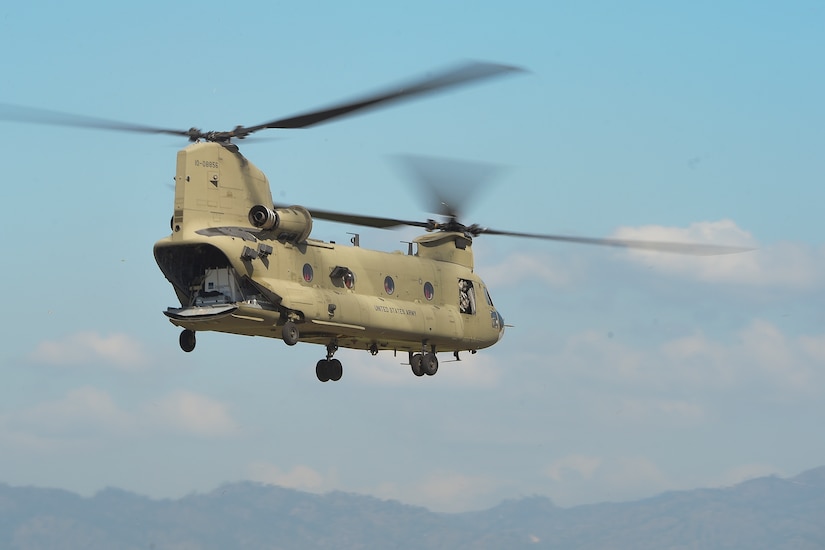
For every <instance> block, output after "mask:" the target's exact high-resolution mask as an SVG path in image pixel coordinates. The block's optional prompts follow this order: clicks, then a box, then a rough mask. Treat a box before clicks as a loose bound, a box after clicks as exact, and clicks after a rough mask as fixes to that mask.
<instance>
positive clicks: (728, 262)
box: [612, 220, 825, 289]
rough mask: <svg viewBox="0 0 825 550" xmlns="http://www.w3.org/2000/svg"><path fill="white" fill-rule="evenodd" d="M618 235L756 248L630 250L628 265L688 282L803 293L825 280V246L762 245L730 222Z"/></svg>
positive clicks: (618, 234) (628, 229) (624, 230)
mask: <svg viewBox="0 0 825 550" xmlns="http://www.w3.org/2000/svg"><path fill="white" fill-rule="evenodd" d="M612 237H614V238H617V239H633V240H650V241H671V242H694V243H702V244H719V245H731V246H743V247H752V248H755V250H752V251H750V252H742V253H738V254H729V255H721V256H685V255H679V254H669V253H661V252H650V251H645V250H628V251H627V254H626V256H625V257H626V258H627V259H628V261H631V262H635V263H641V264H643V265H644V266H646V267H652V268H654V269H657V270H660V271H663V272H667V273H671V274H673V275H676V276H679V277H683V278H686V279H692V280H698V281H703V282H711V283H731V284H747V285H754V286H783V287H791V288H797V289H807V288H811V287H815V286H818V285H821V284H822V281H823V280H825V277H824V276H825V247H819V248H814V247H811V246H808V245H804V244H800V243H792V242H778V243H774V244H768V245H760V244H759V243H758V242H757V241H756V239H754V237H753V236H752V235H751V234H750V233H748V232H747V231H745V230H743V229H741V228H739V227H738V226H737V225H736V224H735V223H734V222H733V221H730V220H721V221H715V222H696V223H693V224H691V225H690V226H688V227H664V226H657V225H648V226H641V227H620V228H619V229H617V230H616V231H615V232H614V233H613V235H612Z"/></svg>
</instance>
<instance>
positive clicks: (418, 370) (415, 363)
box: [410, 353, 424, 376]
mask: <svg viewBox="0 0 825 550" xmlns="http://www.w3.org/2000/svg"><path fill="white" fill-rule="evenodd" d="M410 367H411V368H412V371H413V374H414V375H416V376H424V357H423V356H422V355H421V354H420V353H416V354H415V355H412V356H410Z"/></svg>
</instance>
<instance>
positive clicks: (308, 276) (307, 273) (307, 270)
mask: <svg viewBox="0 0 825 550" xmlns="http://www.w3.org/2000/svg"><path fill="white" fill-rule="evenodd" d="M304 280H305V281H306V282H310V281H311V280H312V266H311V265H309V264H304Z"/></svg>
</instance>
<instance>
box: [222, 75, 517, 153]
mask: <svg viewBox="0 0 825 550" xmlns="http://www.w3.org/2000/svg"><path fill="white" fill-rule="evenodd" d="M520 71H523V69H520V68H518V67H511V66H508V65H497V64H494V63H482V62H468V63H464V64H462V65H459V66H457V67H454V68H452V69H449V70H446V71H444V72H441V73H439V74H436V75H434V76H428V77H423V78H420V79H418V80H413V81H411V82H407V83H406V84H401V85H398V86H394V87H392V88H389V89H387V90H384V91H381V92H377V93H375V94H370V95H367V96H365V97H362V98H359V99H355V100H352V101H348V102H346V103H342V104H340V105H333V106H330V107H327V108H324V109H319V110H317V111H310V112H308V113H302V114H299V115H295V116H291V117H288V118H280V119H276V120H272V121H269V122H264V123H263V124H258V125H256V126H248V127H243V128H236V129H235V130H234V131H233V133H234V136H236V137H243V136H245V135H249V134H251V133H252V132H257V131H258V130H262V129H264V128H308V127H310V126H314V125H316V124H320V123H322V122H326V121H328V120H332V119H334V118H338V117H342V116H345V115H349V114H352V113H355V112H357V111H362V110H365V109H370V108H375V107H379V106H384V105H387V104H389V103H393V102H396V101H400V100H403V99H411V98H413V97H415V96H420V95H425V94H428V93H431V92H435V91H438V90H444V89H447V88H451V87H454V86H458V85H461V84H467V83H470V82H474V81H479V80H483V79H487V78H491V77H494V76H501V75H505V74H508V73H515V72H520Z"/></svg>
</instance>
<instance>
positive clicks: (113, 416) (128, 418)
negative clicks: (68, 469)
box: [0, 387, 237, 451]
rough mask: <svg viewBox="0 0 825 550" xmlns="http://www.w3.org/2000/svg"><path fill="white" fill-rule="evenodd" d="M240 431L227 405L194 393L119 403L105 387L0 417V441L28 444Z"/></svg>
mask: <svg viewBox="0 0 825 550" xmlns="http://www.w3.org/2000/svg"><path fill="white" fill-rule="evenodd" d="M236 431H237V425H236V423H235V421H234V420H233V419H232V418H231V416H230V415H229V412H228V407H227V406H226V405H225V404H223V403H221V402H219V401H216V400H213V399H211V398H208V397H206V396H202V395H198V394H194V393H191V392H178V393H176V394H172V395H169V396H166V397H164V398H162V399H161V400H160V401H159V402H157V403H153V404H146V405H142V406H138V407H135V408H134V409H132V410H129V409H127V408H124V407H122V406H120V405H119V404H118V403H117V402H116V401H115V399H114V398H113V397H112V395H111V394H109V393H108V392H106V391H103V390H101V389H98V388H94V387H83V388H78V389H75V390H71V391H69V392H68V393H66V395H64V396H63V397H60V398H58V399H55V400H52V401H46V402H43V403H39V404H36V405H32V406H30V407H27V408H24V409H21V410H17V411H13V412H10V413H7V414H4V415H2V416H0V444H2V445H7V444H8V445H11V444H12V443H13V442H16V444H18V445H24V446H26V447H27V448H29V449H31V450H34V451H37V450H54V449H57V448H60V449H67V448H75V447H77V445H78V444H80V443H81V442H85V443H89V442H95V443H96V444H106V443H111V441H113V440H116V439H120V438H133V437H151V436H153V435H158V434H168V433H170V432H171V433H173V434H175V435H189V436H197V437H224V436H227V435H232V434H234V433H235V432H236Z"/></svg>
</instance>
